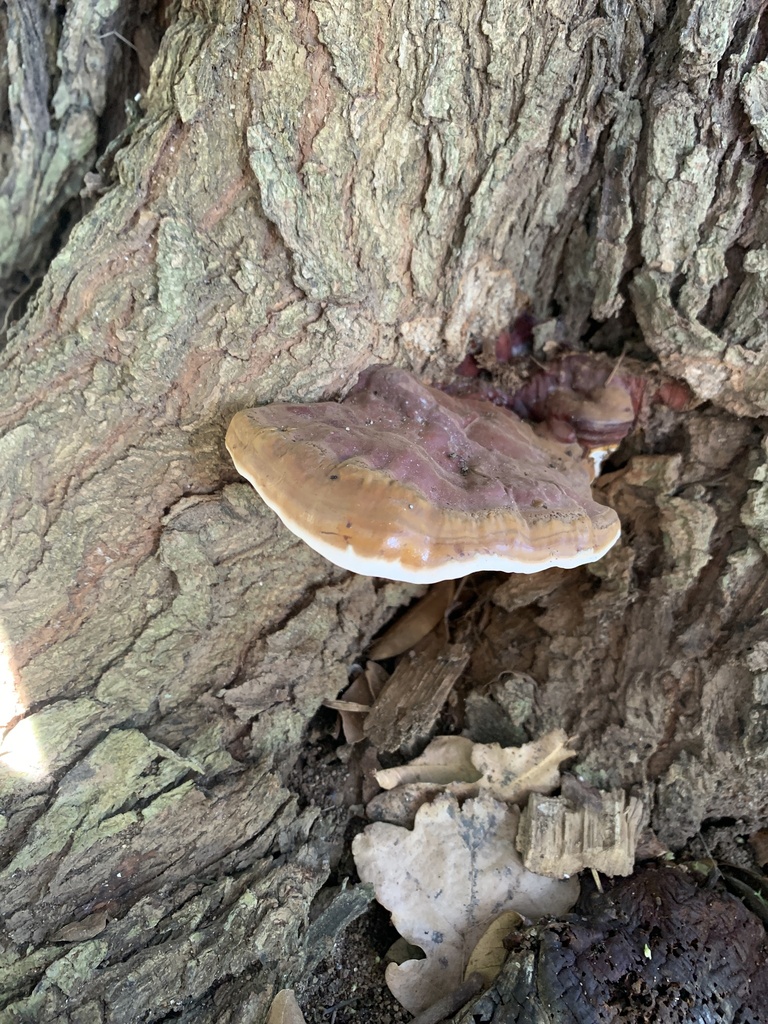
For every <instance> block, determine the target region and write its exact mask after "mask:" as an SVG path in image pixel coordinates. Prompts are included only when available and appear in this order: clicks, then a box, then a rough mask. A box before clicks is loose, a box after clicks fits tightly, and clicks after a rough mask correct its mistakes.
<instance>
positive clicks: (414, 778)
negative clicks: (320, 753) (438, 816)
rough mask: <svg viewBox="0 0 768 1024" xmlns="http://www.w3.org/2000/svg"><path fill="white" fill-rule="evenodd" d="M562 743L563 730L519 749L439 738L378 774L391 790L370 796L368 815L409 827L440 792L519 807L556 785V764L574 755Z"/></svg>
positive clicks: (381, 783) (557, 772)
mask: <svg viewBox="0 0 768 1024" xmlns="http://www.w3.org/2000/svg"><path fill="white" fill-rule="evenodd" d="M566 743H567V737H566V734H565V732H564V731H563V730H562V729H553V730H552V732H548V733H547V734H546V735H545V736H541V737H540V738H539V739H538V740H534V741H533V742H532V743H525V744H523V746H521V747H502V746H500V745H499V744H498V743H472V741H471V740H469V739H467V738H466V737H464V736H438V737H436V738H435V739H434V740H432V742H431V743H430V744H429V746H428V747H427V748H426V749H425V750H424V752H423V753H422V754H420V755H419V756H418V757H416V758H414V759H413V760H412V761H409V762H408V764H405V765H402V766H401V767H399V768H387V769H384V770H382V771H380V772H377V773H376V781H377V782H378V784H379V785H380V786H381V787H382V789H385V790H390V791H392V792H390V793H387V794H382V795H381V796H378V797H374V801H375V803H374V805H373V806H371V807H370V808H369V811H368V816H369V817H370V818H371V819H373V820H382V819H383V820H387V821H396V822H397V823H398V824H402V825H410V824H411V822H412V820H413V815H414V813H415V812H416V810H417V809H418V808H419V807H420V806H421V805H422V804H423V803H424V802H425V801H426V800H428V799H430V797H431V796H433V795H434V793H435V792H436V791H437V790H439V789H444V791H445V792H446V793H451V794H453V795H454V796H456V797H458V798H459V799H460V800H464V799H467V798H468V797H472V796H478V795H479V794H481V793H487V794H488V795H489V796H492V797H494V798H495V799H497V800H504V801H505V802H506V803H522V802H524V801H525V800H526V799H527V798H528V795H529V794H530V793H542V794H548V793H551V792H552V790H554V789H556V788H557V786H558V785H559V784H560V771H559V765H560V762H561V761H564V760H565V759H566V758H568V757H573V755H574V754H575V753H576V751H574V750H571V749H570V748H569V747H568V746H567V745H566Z"/></svg>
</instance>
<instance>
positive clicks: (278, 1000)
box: [267, 988, 306, 1024]
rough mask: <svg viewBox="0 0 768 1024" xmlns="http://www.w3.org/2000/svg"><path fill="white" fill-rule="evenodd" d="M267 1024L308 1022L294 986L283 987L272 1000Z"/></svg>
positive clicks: (304, 1023)
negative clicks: (295, 993)
mask: <svg viewBox="0 0 768 1024" xmlns="http://www.w3.org/2000/svg"><path fill="white" fill-rule="evenodd" d="M267 1024H306V1021H305V1019H304V1014H303V1013H302V1012H301V1010H300V1009H299V1004H298V1003H297V1002H296V996H295V995H294V994H293V989H292V988H284V989H281V991H280V992H278V993H277V995H276V996H275V998H274V999H273V1000H272V1005H271V1006H270V1008H269V1016H268V1017H267Z"/></svg>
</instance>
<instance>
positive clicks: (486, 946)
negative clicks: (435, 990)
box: [464, 910, 523, 986]
mask: <svg viewBox="0 0 768 1024" xmlns="http://www.w3.org/2000/svg"><path fill="white" fill-rule="evenodd" d="M522 923H523V919H522V917H521V916H520V914H518V913H516V912H515V911H514V910H505V911H504V913H503V914H500V915H499V916H498V917H497V918H496V920H495V921H492V922H491V923H490V924H489V925H488V927H487V928H486V930H485V931H484V932H483V934H482V935H481V936H480V941H479V942H478V944H477V945H476V946H475V948H474V949H473V950H472V955H471V956H470V958H469V962H468V963H467V969H466V971H465V972H464V977H465V978H467V977H469V975H470V974H472V972H473V971H477V973H478V974H481V975H482V977H483V981H484V982H485V984H486V986H488V985H492V984H493V983H494V981H495V980H496V978H498V976H499V972H500V971H501V968H502V967H503V966H504V961H505V960H506V959H507V956H508V950H507V947H506V946H505V945H504V940H505V939H506V937H507V936H508V935H509V933H510V932H512V931H514V930H515V928H519V927H520V925H521V924H522Z"/></svg>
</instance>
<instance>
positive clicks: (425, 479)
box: [226, 366, 620, 583]
mask: <svg viewBox="0 0 768 1024" xmlns="http://www.w3.org/2000/svg"><path fill="white" fill-rule="evenodd" d="M226 444H227V448H228V449H229V452H230V454H231V456H232V459H233V461H234V463H235V466H236V467H237V469H238V471H239V472H240V473H241V474H242V475H243V476H244V477H245V478H246V479H247V480H249V481H250V482H251V483H252V484H253V486H254V487H255V488H256V490H257V491H258V493H259V494H260V495H261V497H262V498H263V500H264V501H265V502H266V504H267V505H268V506H269V507H270V508H271V509H272V510H273V511H274V512H276V513H277V515H278V516H279V517H280V519H281V520H282V521H283V523H284V524H285V525H286V526H287V527H288V529H289V530H292V531H293V533H295V534H296V535H297V536H298V537H300V538H301V539H302V540H304V541H306V543H307V544H309V546H310V547H312V548H314V549H315V551H318V552H319V553H320V554H322V555H324V556H325V557H326V558H328V559H329V560H330V561H332V562H334V563H335V564H336V565H340V566H342V567H343V568H345V569H351V570H352V571H353V572H358V573H362V574H364V575H367V576H381V577H384V578H385V579H392V580H403V581H406V582H411V583H435V582H438V581H440V580H446V579H457V578H459V577H461V576H466V575H468V574H469V573H472V572H478V571H480V570H501V571H504V572H519V573H533V572H538V571H539V570H540V569H547V568H550V567H551V566H560V567H562V568H571V567H574V566H578V565H583V564H584V563H586V562H594V561H596V560H597V559H598V558H600V557H601V556H602V555H604V554H605V552H606V551H608V549H609V548H610V547H611V545H612V544H613V543H614V542H615V541H616V540H617V538H618V536H619V533H620V525H619V520H618V516H617V515H616V513H615V512H614V511H613V509H611V508H607V507H606V506H604V505H600V504H598V502H596V501H595V500H594V499H593V497H592V493H591V490H590V480H591V475H592V474H591V471H590V465H589V460H588V459H586V458H584V456H583V453H582V452H581V450H580V449H578V447H577V446H570V447H569V446H567V445H564V444H562V443H559V442H557V441H553V440H549V439H548V438H546V437H544V436H541V435H540V434H539V433H537V432H536V431H535V430H534V428H533V427H532V426H531V425H530V424H528V423H525V422H524V421H523V420H521V419H520V418H519V417H518V416H517V415H515V413H513V412H510V411H509V410H507V409H503V408H499V407H498V406H494V405H492V404H491V403H489V402H485V401H482V400H480V399H476V398H454V397H451V396H450V395H446V394H444V393H443V392H442V391H438V390H437V389H435V388H431V387H428V386H427V385H426V384H422V383H421V382H420V381H419V380H418V379H417V378H416V377H414V376H413V374H411V373H409V372H408V371H406V370H400V369H396V368H393V367H388V366H374V367H371V368H369V369H367V370H365V371H364V372H363V373H361V374H360V377H359V379H358V381H357V383H356V384H355V386H354V387H353V388H352V390H351V391H350V392H349V393H348V395H347V396H346V398H345V399H344V400H343V401H342V402H319V403H317V404H315V405H293V404H274V405H265V406H261V407H260V408H257V409H246V410H244V411H243V412H239V413H237V414H236V415H235V417H234V418H233V420H232V422H231V423H230V426H229V429H228V431H227V439H226Z"/></svg>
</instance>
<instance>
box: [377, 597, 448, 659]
mask: <svg viewBox="0 0 768 1024" xmlns="http://www.w3.org/2000/svg"><path fill="white" fill-rule="evenodd" d="M455 589H456V585H455V581H454V580H445V582H443V583H435V584H434V586H432V587H430V589H429V592H428V593H427V594H425V595H424V597H422V598H420V599H419V600H418V601H417V602H416V604H414V605H412V607H410V608H409V609H408V611H407V612H405V614H404V615H401V616H400V618H399V619H398V620H397V622H396V623H395V624H394V625H393V626H390V628H389V629H388V630H387V631H386V633H384V634H383V635H382V636H380V637H379V639H378V640H374V642H373V643H372V644H371V646H370V649H369V651H368V657H369V658H372V659H373V660H374V661H381V660H382V659H383V658H394V657H395V655H397V654H403V653H404V652H405V651H409V650H410V649H411V648H412V647H415V646H416V644H417V643H418V642H419V640H423V639H424V637H425V636H426V635H427V634H428V633H431V632H432V630H433V629H434V628H435V626H436V625H437V624H438V623H439V622H440V621H441V620H442V619H443V617H444V616H445V613H446V612H447V611H448V608H449V607H450V604H451V601H452V600H453V595H454V592H455Z"/></svg>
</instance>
